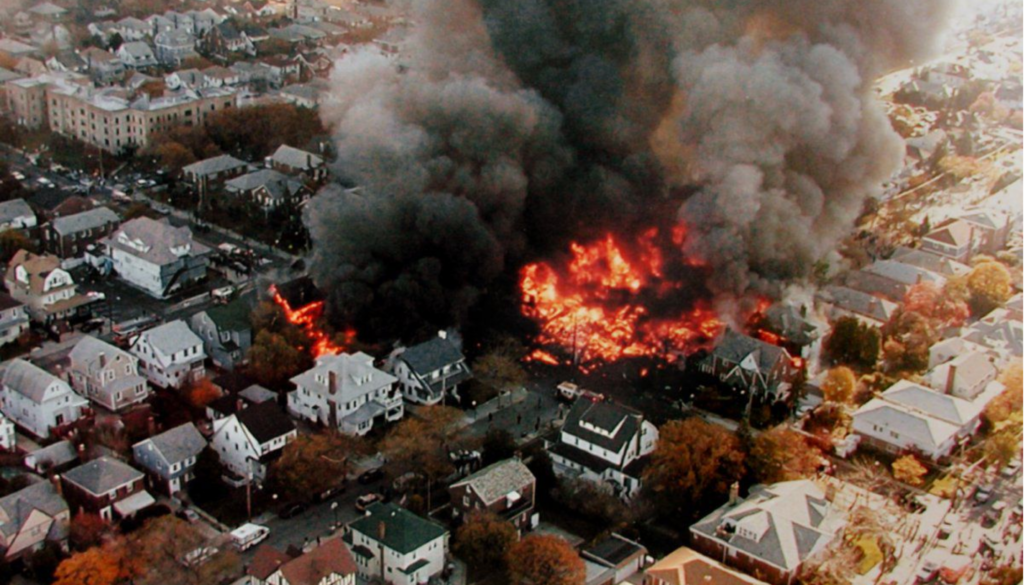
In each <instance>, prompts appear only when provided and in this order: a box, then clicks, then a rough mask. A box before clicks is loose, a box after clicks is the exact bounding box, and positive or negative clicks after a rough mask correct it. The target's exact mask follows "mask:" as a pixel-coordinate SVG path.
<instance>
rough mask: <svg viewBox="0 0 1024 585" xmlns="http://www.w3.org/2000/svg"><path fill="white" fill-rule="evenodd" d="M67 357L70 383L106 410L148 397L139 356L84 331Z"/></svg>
mask: <svg viewBox="0 0 1024 585" xmlns="http://www.w3.org/2000/svg"><path fill="white" fill-rule="evenodd" d="M68 358H69V359H70V361H71V367H70V370H69V374H70V375H69V377H70V379H71V387H72V388H74V389H75V391H76V392H78V393H79V394H81V395H82V396H85V397H87V398H89V399H90V400H92V401H93V402H95V403H97V404H99V405H100V406H102V407H104V408H106V409H107V410H112V411H115V412H116V411H118V410H121V409H123V408H127V407H129V406H131V405H133V404H138V403H140V402H144V401H145V400H146V398H148V397H149V386H148V385H147V384H146V379H145V378H144V377H142V376H140V375H139V360H138V359H137V358H136V357H135V356H133V355H132V354H130V353H128V352H126V351H124V350H123V349H120V348H117V347H114V346H113V345H110V344H109V343H107V342H105V341H100V340H99V339H96V338H95V337H92V336H91V335H86V336H85V337H83V338H82V339H81V341H79V342H78V343H77V344H75V347H74V349H72V350H71V353H70V354H68Z"/></svg>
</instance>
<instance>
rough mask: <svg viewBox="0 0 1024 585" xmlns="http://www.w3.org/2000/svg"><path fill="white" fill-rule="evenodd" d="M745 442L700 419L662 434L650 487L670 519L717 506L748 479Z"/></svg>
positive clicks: (649, 472)
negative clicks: (700, 505)
mask: <svg viewBox="0 0 1024 585" xmlns="http://www.w3.org/2000/svg"><path fill="white" fill-rule="evenodd" d="M743 471H744V452H743V447H742V444H741V442H740V439H739V437H738V436H737V435H736V434H735V433H732V432H730V431H728V430H726V429H724V428H722V427H720V426H718V425H713V424H710V423H707V422H705V421H704V420H703V419H700V418H688V419H686V420H681V421H680V420H674V421H670V422H669V423H667V424H666V425H665V426H663V427H662V428H661V431H660V434H659V437H658V446H657V447H656V448H655V449H654V452H653V453H651V455H650V461H649V463H648V465H647V468H646V470H645V471H644V487H645V489H646V490H647V492H648V495H649V496H651V499H652V501H653V502H654V504H655V505H656V506H657V507H658V508H659V511H660V512H661V513H662V514H663V515H664V516H668V517H672V516H675V517H677V518H680V519H687V518H690V517H693V516H694V513H695V512H698V510H696V509H695V508H696V507H695V506H694V503H695V502H706V503H709V504H710V503H713V500H714V499H715V497H716V496H721V495H722V494H728V493H729V487H730V486H731V485H732V483H733V482H735V481H738V480H739V479H740V478H741V477H742V476H743Z"/></svg>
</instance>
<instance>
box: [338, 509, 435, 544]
mask: <svg viewBox="0 0 1024 585" xmlns="http://www.w3.org/2000/svg"><path fill="white" fill-rule="evenodd" d="M366 512H367V515H366V516H365V517H363V518H360V519H359V520H356V521H355V522H353V523H352V524H351V525H350V526H351V528H352V530H358V531H359V532H360V533H362V534H364V535H366V536H368V537H370V538H372V539H374V540H377V541H379V540H380V525H381V523H382V522H383V523H384V539H383V540H384V546H386V547H388V548H390V549H392V550H394V551H397V552H398V553H400V554H409V553H411V552H413V551H414V550H416V549H418V548H420V547H421V546H423V545H425V544H427V543H428V542H430V541H432V540H435V539H437V538H440V537H442V536H444V535H445V534H446V532H447V531H446V530H445V529H444V528H443V527H442V526H441V525H439V524H437V523H435V522H432V521H430V520H427V519H426V518H421V517H420V516H417V515H416V514H413V513H412V512H410V511H408V510H406V509H405V508H402V507H400V506H396V505H395V504H373V505H372V506H370V507H369V508H367V510H366Z"/></svg>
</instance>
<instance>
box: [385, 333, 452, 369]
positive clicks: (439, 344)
mask: <svg viewBox="0 0 1024 585" xmlns="http://www.w3.org/2000/svg"><path fill="white" fill-rule="evenodd" d="M399 357H400V359H402V360H403V361H404V362H405V363H407V364H409V367H410V368H412V370H413V371H414V372H416V373H417V374H419V375H421V376H422V375H425V374H429V373H430V372H433V371H435V370H439V369H441V368H443V367H444V366H450V365H453V364H455V363H458V362H460V361H464V360H465V359H466V357H465V356H463V355H462V352H461V351H459V350H458V349H456V347H455V346H454V345H452V342H451V341H449V340H447V339H443V338H441V337H435V338H433V339H431V340H430V341H427V342H425V343H421V344H419V345H414V346H412V347H410V348H408V349H406V350H405V351H404V352H402V355H401V356H399Z"/></svg>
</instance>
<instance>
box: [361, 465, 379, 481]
mask: <svg viewBox="0 0 1024 585" xmlns="http://www.w3.org/2000/svg"><path fill="white" fill-rule="evenodd" d="M382 479H384V470H383V469H381V468H380V467H377V468H374V469H368V470H366V471H364V472H363V473H362V474H361V475H360V476H359V483H361V484H363V485H367V484H371V483H373V482H375V481H380V480H382Z"/></svg>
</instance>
